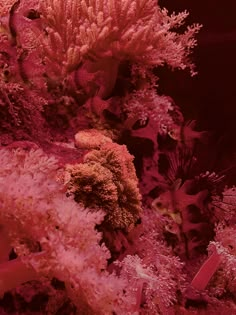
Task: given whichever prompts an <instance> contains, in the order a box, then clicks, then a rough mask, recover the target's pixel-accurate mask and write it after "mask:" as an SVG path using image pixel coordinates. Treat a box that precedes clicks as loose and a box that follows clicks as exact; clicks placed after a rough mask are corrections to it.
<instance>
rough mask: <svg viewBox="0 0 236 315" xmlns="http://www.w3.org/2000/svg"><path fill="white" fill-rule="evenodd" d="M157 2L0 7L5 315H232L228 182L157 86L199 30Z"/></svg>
mask: <svg viewBox="0 0 236 315" xmlns="http://www.w3.org/2000/svg"><path fill="white" fill-rule="evenodd" d="M3 2H4V3H3ZM160 3H161V2H158V1H157V0H120V1H117V0H81V1H80V0H67V1H64V0H6V1H1V3H0V46H1V49H0V280H1V281H0V295H1V297H0V313H1V314H13V313H14V314H24V315H27V314H32V313H37V314H38V313H40V314H42V313H43V314H46V315H52V314H62V313H63V314H70V315H72V314H81V315H83V314H86V315H100V314H101V315H103V314H104V315H124V314H127V315H138V314H140V315H146V314H148V315H154V314H155V315H156V314H160V315H174V314H204V312H205V314H211V313H214V314H218V313H219V312H218V311H219V310H220V312H222V311H221V310H227V312H228V313H230V314H235V313H236V312H235V278H236V270H235V264H236V260H235V255H236V250H235V248H236V242H235V216H234V213H235V206H236V199H235V196H236V194H235V187H234V186H233V185H234V183H233V180H232V183H231V182H230V184H229V183H228V184H229V185H231V186H230V187H227V186H226V187H225V188H224V186H225V185H226V182H227V174H224V171H221V170H219V169H218V168H217V169H214V166H212V165H210V167H207V166H206V165H205V166H204V167H202V165H203V164H204V163H200V162H201V161H200V160H204V159H205V158H206V156H208V155H209V151H210V150H209V148H208V147H207V148H205V151H204V149H203V147H204V146H206V142H207V141H210V140H211V137H209V135H210V134H209V133H207V132H205V131H198V130H201V128H204V124H203V126H202V125H201V122H200V124H199V125H197V123H196V121H195V120H194V117H188V113H187V112H189V113H190V112H191V111H192V110H193V111H194V109H192V108H190V109H186V110H185V108H184V104H183V108H181V107H180V106H181V105H179V103H178V101H176V103H175V101H174V100H173V99H172V97H173V98H174V96H173V95H174V93H170V94H172V96H171V97H170V96H167V95H165V93H166V89H165V87H164V86H163V85H162V84H161V83H160V84H159V79H160V81H161V79H162V77H163V73H162V72H165V73H168V71H169V70H171V71H172V70H183V69H188V70H190V73H191V75H194V74H196V72H195V68H194V65H193V63H192V61H191V60H190V58H189V57H190V55H191V51H192V48H194V46H195V45H196V39H195V35H196V34H197V33H198V31H199V30H200V28H201V26H200V25H199V24H192V25H191V26H185V20H186V19H187V17H188V13H187V12H186V11H183V12H181V13H175V12H173V13H169V12H168V11H167V9H165V8H162V7H161V4H160ZM203 9H204V8H203ZM176 73H177V72H176ZM164 75H165V74H164ZM162 81H163V80H162ZM164 81H165V80H164ZM166 81H168V82H169V80H166ZM170 82H171V81H170ZM183 109H184V110H183ZM182 111H183V112H184V115H183V114H182ZM186 113H187V114H186ZM184 116H187V117H185V118H184ZM185 119H186V121H185ZM198 128H199V129H198ZM199 156H200V158H199ZM210 156H211V155H210ZM203 162H204V161H203ZM231 169H232V168H231ZM231 169H229V170H231ZM231 176H232V177H233V174H232V175H231ZM214 227H215V229H214ZM224 307H225V309H224ZM217 312H218V313H217ZM225 312H226V311H225Z"/></svg>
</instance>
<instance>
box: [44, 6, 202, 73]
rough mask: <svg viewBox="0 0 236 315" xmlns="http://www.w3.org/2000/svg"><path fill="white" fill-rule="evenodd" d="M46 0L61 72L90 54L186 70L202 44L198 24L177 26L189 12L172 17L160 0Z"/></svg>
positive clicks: (51, 46)
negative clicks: (198, 43) (198, 39)
mask: <svg viewBox="0 0 236 315" xmlns="http://www.w3.org/2000/svg"><path fill="white" fill-rule="evenodd" d="M40 4H41V11H42V15H43V20H44V23H45V26H46V30H47V34H48V36H47V37H46V38H45V39H44V44H43V47H44V49H45V51H46V52H47V60H48V61H49V60H50V61H53V64H54V66H56V67H57V69H58V71H63V70H62V69H64V71H65V70H66V71H68V70H69V71H71V70H72V69H75V68H76V67H77V66H78V65H79V64H80V62H81V60H83V59H84V58H88V57H89V56H90V57H91V56H92V57H95V58H97V57H99V58H100V59H101V58H107V57H113V58H115V59H118V60H120V59H133V60H137V61H139V62H142V63H143V62H147V63H149V64H152V65H161V64H163V63H164V62H166V63H168V64H170V65H171V66H173V67H180V68H185V67H186V66H187V65H189V64H188V62H187V59H186V56H187V55H188V53H189V51H190V50H191V48H192V47H193V46H195V44H196V42H195V40H194V39H193V35H194V34H195V33H196V32H197V31H198V30H199V25H194V26H192V27H188V28H187V31H186V32H185V33H184V34H178V33H177V32H175V31H174V30H175V28H178V27H179V26H180V25H182V24H183V21H184V19H185V18H186V16H187V13H186V12H183V13H180V14H178V15H175V14H172V15H171V16H170V17H169V16H168V12H167V10H160V9H159V8H158V7H157V5H156V1H154V0H149V1H142V0H138V1H132V0H124V1H119V2H117V1H114V0H103V1H99V2H96V1H89V0H83V1H81V2H77V1H76V0H70V1H69V2H67V3H65V2H63V1H54V0H47V1H41V2H40ZM55 52H56V54H55ZM61 65H62V66H63V67H62V68H61ZM55 70H56V69H55Z"/></svg>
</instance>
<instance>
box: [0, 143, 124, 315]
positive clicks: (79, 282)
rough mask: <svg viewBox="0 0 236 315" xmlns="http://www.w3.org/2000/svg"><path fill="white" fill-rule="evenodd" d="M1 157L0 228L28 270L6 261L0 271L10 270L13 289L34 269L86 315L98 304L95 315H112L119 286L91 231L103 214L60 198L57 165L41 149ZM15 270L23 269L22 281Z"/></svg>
mask: <svg viewBox="0 0 236 315" xmlns="http://www.w3.org/2000/svg"><path fill="white" fill-rule="evenodd" d="M0 153H1V155H0V158H1V173H0V182H1V185H0V186H1V188H0V203H1V213H0V215H1V223H2V224H3V226H7V228H8V235H9V238H10V240H11V243H12V246H13V247H14V250H15V251H16V253H17V254H18V255H19V257H20V258H21V259H22V262H24V263H25V264H26V265H29V266H31V267H29V269H28V271H27V269H26V268H24V267H23V265H21V263H20V262H19V263H18V264H17V266H19V267H17V268H15V269H14V268H12V267H11V265H12V263H11V262H9V264H8V263H4V265H1V266H2V269H1V272H2V273H3V274H5V271H4V270H3V268H5V270H6V272H7V270H8V269H7V268H8V267H9V270H10V271H11V272H12V273H11V286H13V285H14V283H15V285H18V284H19V281H28V280H32V268H33V269H34V270H35V271H36V273H38V274H39V275H40V276H44V277H47V278H49V279H52V278H53V277H57V278H58V279H60V280H61V281H63V282H64V283H65V286H66V288H67V291H68V294H69V296H70V297H71V299H72V300H73V301H74V303H75V304H77V305H78V306H79V307H85V309H86V310H87V311H85V313H88V314H89V312H90V311H91V310H92V309H93V307H94V306H95V305H96V306H95V308H96V313H97V314H100V313H103V314H104V312H105V313H107V314H110V313H111V312H112V308H113V307H114V303H115V301H117V299H118V296H119V294H120V293H119V292H121V291H122V290H121V287H122V282H120V281H119V279H118V278H117V279H116V278H115V276H114V275H109V274H108V273H107V272H106V271H105V269H106V261H107V259H108V258H109V252H108V250H107V249H106V248H105V246H104V245H101V246H100V245H99V244H98V243H99V241H100V235H99V233H97V232H96V231H95V230H94V227H95V225H96V224H99V223H100V222H101V220H102V219H103V214H102V213H101V211H100V212H98V211H97V212H89V211H88V210H84V209H83V208H81V207H80V206H78V205H77V204H76V203H75V202H74V201H73V200H71V198H69V199H68V198H67V197H66V196H65V195H64V193H63V191H62V189H63V187H62V186H61V185H60V184H59V183H58V182H57V181H56V178H57V169H58V166H57V162H56V160H55V159H54V158H50V157H48V156H46V155H45V154H43V152H42V151H41V150H36V151H30V152H29V153H26V152H25V151H22V150H16V151H13V152H11V151H8V150H3V149H2V150H1V152H0ZM16 263H17V261H15V262H14V263H13V264H16ZM1 266H0V268H1ZM21 266H22V267H21ZM14 270H16V272H17V270H24V272H23V273H22V275H21V279H20V280H19V279H18V277H15V276H14V274H15V271H14ZM8 275H9V273H8ZM3 279H4V278H3ZM14 279H15V280H14ZM115 279H116V280H118V282H117V281H116V280H115ZM1 285H2V286H1V292H4V290H5V289H6V290H8V289H9V286H8V285H9V284H7V282H6V283H4V282H2V284H1ZM95 300H97V302H96V303H95V304H93V303H94V301H95ZM99 305H100V306H99ZM99 309H100V310H99Z"/></svg>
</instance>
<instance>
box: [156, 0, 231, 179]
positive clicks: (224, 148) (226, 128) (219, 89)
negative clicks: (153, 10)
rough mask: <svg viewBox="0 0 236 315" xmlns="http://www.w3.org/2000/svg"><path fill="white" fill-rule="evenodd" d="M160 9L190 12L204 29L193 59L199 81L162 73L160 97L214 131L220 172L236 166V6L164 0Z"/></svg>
mask: <svg viewBox="0 0 236 315" xmlns="http://www.w3.org/2000/svg"><path fill="white" fill-rule="evenodd" d="M159 5H160V6H161V7H166V8H167V9H168V10H169V11H170V12H172V11H175V12H181V11H184V10H187V11H189V13H190V14H189V17H188V18H187V21H186V22H187V24H192V23H200V24H203V28H202V29H201V31H200V33H199V34H198V36H197V39H198V46H197V47H196V48H195V50H194V53H193V55H192V57H193V58H192V59H193V61H194V63H195V64H196V70H197V71H198V75H197V76H195V77H191V76H190V74H189V73H188V72H187V71H174V72H171V70H169V69H166V68H163V69H160V70H158V75H159V77H160V81H159V84H160V85H159V87H160V90H159V91H160V92H161V93H164V94H167V95H170V96H171V97H172V98H173V99H174V101H175V102H176V103H177V105H178V106H180V107H181V109H182V112H183V113H184V116H185V118H186V119H197V121H198V127H199V129H200V130H210V131H212V134H213V135H214V137H213V138H214V141H213V142H214V146H215V147H216V146H217V149H216V152H213V151H214V150H213V149H212V148H211V151H212V152H209V155H211V154H212V155H214V157H213V156H212V160H213V158H214V159H215V160H216V161H215V162H214V163H218V164H220V163H222V165H218V168H224V167H225V168H227V167H230V165H231V166H232V165H233V164H235V165H236V154H235V152H236V80H235V76H236V1H235V0H225V1H215V0H204V1H193V0H192V1H191V0H178V1H173V0H160V1H159ZM209 148H210V147H209ZM235 181H236V178H235Z"/></svg>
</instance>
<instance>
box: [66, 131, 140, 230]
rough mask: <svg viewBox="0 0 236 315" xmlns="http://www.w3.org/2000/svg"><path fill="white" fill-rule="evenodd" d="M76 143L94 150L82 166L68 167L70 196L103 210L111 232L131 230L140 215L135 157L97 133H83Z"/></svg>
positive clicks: (84, 159)
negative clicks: (134, 164) (112, 230)
mask: <svg viewBox="0 0 236 315" xmlns="http://www.w3.org/2000/svg"><path fill="white" fill-rule="evenodd" d="M76 139H77V143H78V145H82V146H84V147H87V149H91V148H93V147H95V149H94V150H92V151H90V152H88V153H87V154H86V155H85V156H84V158H83V163H79V164H72V165H67V166H66V170H65V172H66V173H65V184H66V186H67V191H68V193H69V194H72V195H73V196H74V199H75V201H77V202H79V203H82V204H83V205H84V206H85V207H89V208H94V207H95V208H97V207H98V208H101V209H103V210H104V211H105V212H106V217H105V221H106V223H108V224H109V225H110V227H111V228H112V229H117V228H120V229H125V230H126V229H130V228H131V227H132V226H133V225H134V224H135V223H136V221H137V220H138V218H139V216H140V213H141V201H140V200H141V196H140V193H139V190H138V180H137V177H136V174H135V169H134V166H133V156H132V155H130V154H129V152H128V151H127V149H126V147H125V146H124V145H122V146H121V145H118V144H116V143H113V142H112V141H111V139H110V138H108V137H106V136H104V135H103V134H101V133H99V132H98V131H97V132H96V131H94V130H92V131H89V130H88V131H81V132H79V133H78V134H77V135H76Z"/></svg>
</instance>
